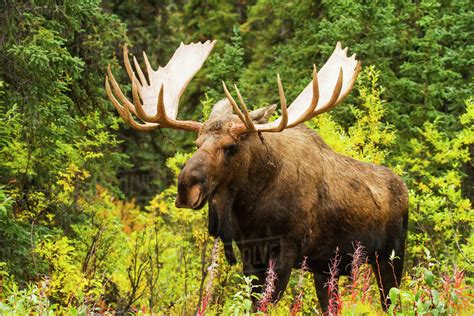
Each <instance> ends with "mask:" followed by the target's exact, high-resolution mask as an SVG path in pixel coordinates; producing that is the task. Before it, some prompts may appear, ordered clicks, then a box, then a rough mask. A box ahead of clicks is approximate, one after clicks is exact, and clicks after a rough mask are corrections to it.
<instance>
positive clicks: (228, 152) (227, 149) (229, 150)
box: [224, 144, 238, 156]
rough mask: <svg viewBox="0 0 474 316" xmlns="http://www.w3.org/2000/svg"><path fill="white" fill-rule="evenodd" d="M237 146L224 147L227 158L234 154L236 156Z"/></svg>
mask: <svg viewBox="0 0 474 316" xmlns="http://www.w3.org/2000/svg"><path fill="white" fill-rule="evenodd" d="M237 149H238V147H237V144H230V145H226V146H225V147H224V154H225V155H226V156H232V155H233V154H235V153H236V152H237Z"/></svg>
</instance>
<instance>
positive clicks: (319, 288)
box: [313, 273, 339, 315]
mask: <svg viewBox="0 0 474 316" xmlns="http://www.w3.org/2000/svg"><path fill="white" fill-rule="evenodd" d="M313 278H314V286H315V288H316V295H317V296H318V301H319V305H320V306H321V310H322V311H323V314H325V315H326V314H327V313H328V312H329V307H330V306H329V304H330V303H333V304H334V303H337V302H331V300H330V298H331V297H330V295H339V293H338V290H339V288H338V280H339V278H337V279H336V283H335V288H333V289H332V290H333V292H332V293H329V289H328V287H327V286H326V285H327V283H328V281H329V279H328V275H327V274H321V273H313ZM337 308H338V307H337V306H332V308H331V310H333V311H334V310H335V309H337Z"/></svg>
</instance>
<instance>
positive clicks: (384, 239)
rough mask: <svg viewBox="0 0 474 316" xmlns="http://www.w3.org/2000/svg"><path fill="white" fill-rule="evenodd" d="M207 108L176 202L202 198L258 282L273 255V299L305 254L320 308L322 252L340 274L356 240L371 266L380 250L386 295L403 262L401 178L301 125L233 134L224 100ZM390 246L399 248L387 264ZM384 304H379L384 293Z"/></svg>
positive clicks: (214, 231) (213, 230) (192, 203)
mask: <svg viewBox="0 0 474 316" xmlns="http://www.w3.org/2000/svg"><path fill="white" fill-rule="evenodd" d="M215 112H216V113H214V112H213V113H214V114H213V115H212V116H211V118H210V119H209V120H208V121H207V122H206V123H205V124H204V126H203V128H202V130H201V133H200V135H199V137H198V139H197V142H196V143H197V145H198V147H199V150H198V151H197V152H196V153H195V154H194V156H193V157H192V158H191V159H190V160H189V161H188V162H187V164H186V166H185V168H184V169H183V171H182V173H181V175H180V177H179V184H178V198H177V202H176V204H177V205H178V206H182V207H192V208H195V209H197V208H201V207H202V206H204V204H205V202H206V201H209V232H210V234H211V235H213V236H219V237H220V238H221V239H222V241H223V242H224V244H225V253H226V258H227V259H228V261H229V262H230V263H234V262H235V257H234V253H233V251H232V241H235V242H236V243H237V246H238V247H239V250H240V252H241V256H242V261H243V268H244V273H246V274H256V275H257V276H258V277H259V283H260V284H262V283H263V281H264V277H265V270H266V268H267V267H268V261H269V260H270V259H272V260H274V261H275V262H276V267H275V270H276V272H277V275H278V281H277V284H276V291H275V293H274V298H275V299H278V297H279V295H280V294H281V293H283V291H284V290H285V288H286V286H287V283H288V278H289V276H290V273H291V269H292V268H293V267H295V268H297V267H299V265H300V264H301V262H302V260H303V258H304V257H305V256H306V257H308V266H309V268H310V269H311V271H312V272H313V273H314V276H315V285H316V290H317V294H318V299H319V301H320V304H321V307H322V309H323V310H324V311H326V310H327V307H328V296H327V290H326V289H325V288H324V283H325V282H327V276H328V275H327V274H326V272H327V271H328V270H329V268H328V265H329V262H330V259H331V258H333V257H334V251H335V250H336V248H338V249H339V254H341V255H342V261H341V263H340V265H339V269H340V273H341V275H347V274H348V273H349V271H348V270H349V269H350V262H351V256H350V255H349V254H351V253H353V251H354V247H353V245H354V243H355V242H356V241H358V242H360V243H361V244H362V245H363V246H364V248H365V251H366V253H367V255H368V257H369V260H370V264H372V265H373V267H375V256H376V255H378V262H379V267H380V275H381V277H382V282H381V283H382V284H381V285H382V288H383V289H384V293H385V295H387V294H388V291H389V289H390V288H391V287H393V286H396V284H398V282H399V281H400V278H401V273H402V268H403V257H404V244H405V237H406V231H407V218H408V192H407V189H406V186H405V184H404V183H403V181H402V180H401V179H400V178H399V177H398V176H396V175H395V174H394V173H393V172H391V171H390V170H389V169H388V168H385V167H382V166H377V165H374V164H369V163H364V162H360V161H357V160H354V159H351V158H349V157H345V156H342V155H339V154H337V153H335V152H333V151H332V150H331V149H330V148H329V147H328V146H327V145H326V144H325V143H324V141H323V140H322V139H321V138H320V137H319V136H318V135H317V134H316V133H314V132H313V131H311V130H310V129H308V128H306V127H305V126H304V125H300V126H297V127H295V128H291V129H288V130H285V131H283V132H280V133H263V140H264V141H263V142H262V139H261V138H260V137H259V135H258V134H255V133H254V134H246V135H243V136H241V137H240V139H235V138H234V137H233V135H232V134H231V133H230V130H229V129H230V127H231V126H232V124H238V123H239V121H238V119H237V118H236V117H235V116H234V115H232V114H230V110H229V109H226V108H225V107H224V108H221V109H217V110H216V111H215ZM267 114H268V113H267ZM270 114H271V113H270ZM255 119H256V120H257V119H258V118H255ZM260 119H261V118H260ZM392 251H395V254H396V256H397V257H398V258H399V259H396V260H395V261H394V271H392V268H391V267H390V264H389V256H390V254H391V252H392ZM374 271H376V273H375V275H376V277H377V279H378V281H379V282H380V280H379V275H378V272H377V271H378V270H377V268H376V267H375V270H374ZM393 274H395V275H396V278H397V280H395V279H394V277H393ZM382 306H383V308H384V309H385V308H386V307H387V304H386V302H385V300H384V299H383V298H382Z"/></svg>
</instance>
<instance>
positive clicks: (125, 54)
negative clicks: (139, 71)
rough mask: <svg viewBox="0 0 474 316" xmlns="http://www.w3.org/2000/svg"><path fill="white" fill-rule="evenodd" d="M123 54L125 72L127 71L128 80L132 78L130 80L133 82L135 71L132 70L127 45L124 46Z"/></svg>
mask: <svg viewBox="0 0 474 316" xmlns="http://www.w3.org/2000/svg"><path fill="white" fill-rule="evenodd" d="M122 53H123V63H124V65H125V70H126V71H127V74H128V78H130V80H132V78H133V76H134V71H133V68H132V64H130V59H129V58H128V47H127V44H125V45H123V50H122Z"/></svg>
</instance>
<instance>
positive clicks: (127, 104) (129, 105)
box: [107, 64, 137, 115]
mask: <svg viewBox="0 0 474 316" xmlns="http://www.w3.org/2000/svg"><path fill="white" fill-rule="evenodd" d="M107 75H108V77H109V80H110V82H111V83H112V89H113V90H114V92H115V94H116V95H117V96H118V98H119V99H120V101H122V103H123V104H124V105H125V107H127V108H129V109H130V111H132V113H133V114H135V115H137V112H136V110H135V106H134V105H133V104H132V103H131V102H130V101H129V100H128V99H127V98H126V97H125V95H124V94H123V92H122V89H120V86H119V85H118V83H117V81H116V80H115V77H114V75H113V74H112V69H111V67H110V64H109V65H108V66H107ZM134 76H135V75H134V73H133V72H132V80H133V78H134Z"/></svg>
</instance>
